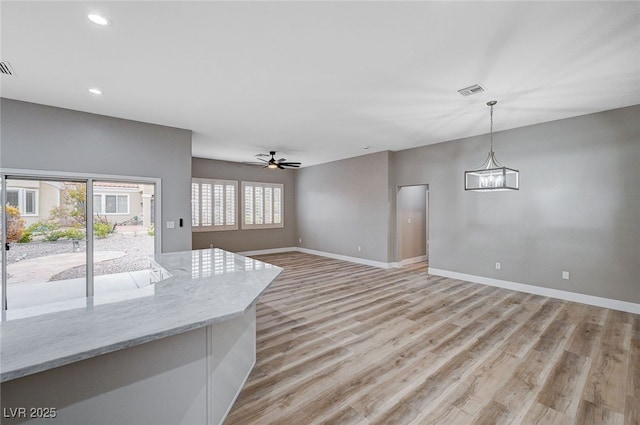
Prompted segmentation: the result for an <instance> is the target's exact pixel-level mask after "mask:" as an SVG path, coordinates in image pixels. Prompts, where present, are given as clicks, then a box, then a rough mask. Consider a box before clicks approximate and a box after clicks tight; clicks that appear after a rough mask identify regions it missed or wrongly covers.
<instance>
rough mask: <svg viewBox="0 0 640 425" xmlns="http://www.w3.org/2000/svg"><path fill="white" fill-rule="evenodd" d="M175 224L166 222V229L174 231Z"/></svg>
mask: <svg viewBox="0 0 640 425" xmlns="http://www.w3.org/2000/svg"><path fill="white" fill-rule="evenodd" d="M175 228H176V222H175V221H167V229H175Z"/></svg>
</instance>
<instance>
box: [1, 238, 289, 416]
mask: <svg viewBox="0 0 640 425" xmlns="http://www.w3.org/2000/svg"><path fill="white" fill-rule="evenodd" d="M280 272H281V269H280V268H279V267H276V266H272V265H269V264H266V263H263V262H260V261H257V260H253V259H251V258H246V257H242V256H240V255H237V254H233V253H230V252H226V251H223V250H219V249H207V250H196V251H186V252H178V253H165V254H158V255H156V256H154V258H153V267H152V270H151V272H150V280H149V283H150V284H149V285H148V286H145V287H142V288H139V289H137V290H130V291H123V292H121V293H115V294H110V295H108V296H106V295H105V296H103V297H90V298H83V299H76V300H69V301H65V302H59V303H53V304H47V305H43V306H37V307H30V308H25V309H19V310H14V311H12V310H8V311H6V312H5V313H4V314H3V320H2V323H0V382H1V384H0V385H1V387H0V391H1V404H2V423H3V424H5V423H7V424H9V423H34V424H35V423H38V424H41V423H57V424H60V423H64V424H75V423H77V424H88V423H91V424H114V423H121V424H219V423H221V422H222V421H223V420H224V417H225V416H226V414H227V413H228V411H229V409H230V408H231V406H232V404H233V402H234V400H235V398H236V397H237V395H238V393H239V392H240V390H241V388H242V385H243V384H244V381H245V380H246V378H247V376H248V375H249V373H250V371H251V369H252V368H253V365H254V364H255V352H256V351H255V333H256V324H255V303H256V301H257V299H258V297H259V296H260V294H262V292H263V291H264V290H265V289H266V288H267V287H268V286H269V284H270V283H271V282H272V281H273V280H274V279H275V278H276V277H277V276H278V274H280ZM46 416H48V417H46ZM52 416H53V417H52Z"/></svg>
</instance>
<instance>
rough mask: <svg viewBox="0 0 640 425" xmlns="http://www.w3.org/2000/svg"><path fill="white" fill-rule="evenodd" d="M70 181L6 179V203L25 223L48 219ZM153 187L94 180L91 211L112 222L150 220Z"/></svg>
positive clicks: (142, 223)
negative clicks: (12, 207)
mask: <svg viewBox="0 0 640 425" xmlns="http://www.w3.org/2000/svg"><path fill="white" fill-rule="evenodd" d="M70 185H71V184H69V183H65V182H57V181H45V180H16V179H10V180H7V204H9V205H12V206H15V207H17V208H18V210H19V211H20V215H21V217H22V218H23V219H24V220H25V224H26V225H27V226H29V225H31V224H33V223H35V222H37V221H43V220H47V219H48V218H49V214H50V212H51V209H52V208H56V207H60V205H61V204H62V203H63V202H64V200H65V197H64V192H65V190H67V189H68V188H69V187H70ZM153 203H154V186H153V185H146V184H135V183H119V182H95V183H94V185H93V213H94V215H97V216H100V217H106V218H107V220H108V221H109V222H111V223H117V224H123V223H126V224H138V225H144V226H149V225H151V223H153V219H154V216H153Z"/></svg>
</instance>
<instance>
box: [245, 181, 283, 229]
mask: <svg viewBox="0 0 640 425" xmlns="http://www.w3.org/2000/svg"><path fill="white" fill-rule="evenodd" d="M283 193H284V186H283V185H282V184H274V183H255V182H242V210H243V212H244V214H243V219H242V228H243V229H264V228H273V227H284V214H283V209H284V204H283Z"/></svg>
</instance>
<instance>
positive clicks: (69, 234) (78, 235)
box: [64, 229, 84, 240]
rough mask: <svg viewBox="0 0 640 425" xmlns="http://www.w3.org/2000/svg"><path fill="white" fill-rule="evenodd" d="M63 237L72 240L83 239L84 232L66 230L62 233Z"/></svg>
mask: <svg viewBox="0 0 640 425" xmlns="http://www.w3.org/2000/svg"><path fill="white" fill-rule="evenodd" d="M64 237H65V238H67V239H72V240H81V239H84V232H83V231H82V230H80V229H67V230H65V232H64Z"/></svg>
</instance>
